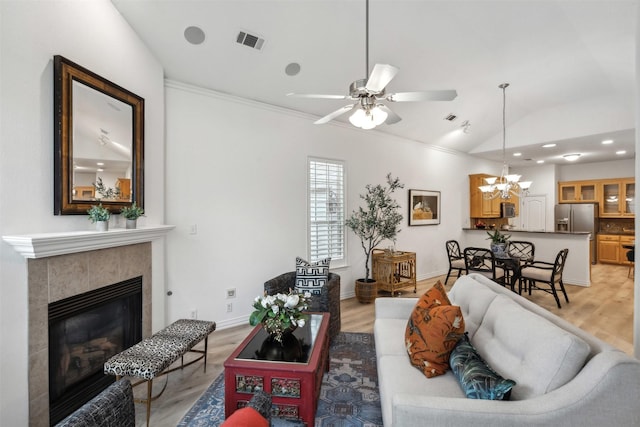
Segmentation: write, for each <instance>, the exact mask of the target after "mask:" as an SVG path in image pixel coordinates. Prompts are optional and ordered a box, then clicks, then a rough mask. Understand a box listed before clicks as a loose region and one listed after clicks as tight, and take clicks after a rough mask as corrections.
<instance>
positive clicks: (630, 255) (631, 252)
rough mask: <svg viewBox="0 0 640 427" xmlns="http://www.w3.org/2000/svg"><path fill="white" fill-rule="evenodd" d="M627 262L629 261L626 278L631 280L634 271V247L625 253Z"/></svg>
mask: <svg viewBox="0 0 640 427" xmlns="http://www.w3.org/2000/svg"><path fill="white" fill-rule="evenodd" d="M627 261H629V270H628V271H627V277H631V278H633V271H634V269H635V262H636V249H635V247H634V248H633V249H630V250H628V251H627Z"/></svg>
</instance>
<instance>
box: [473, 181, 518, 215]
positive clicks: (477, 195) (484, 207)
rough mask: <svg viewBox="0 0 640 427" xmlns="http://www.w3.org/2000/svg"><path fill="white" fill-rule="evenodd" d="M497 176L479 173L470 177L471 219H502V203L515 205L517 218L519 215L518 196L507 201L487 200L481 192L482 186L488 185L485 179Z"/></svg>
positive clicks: (497, 198) (500, 199) (498, 199)
mask: <svg viewBox="0 0 640 427" xmlns="http://www.w3.org/2000/svg"><path fill="white" fill-rule="evenodd" d="M491 176H495V175H489V174H486V173H478V174H474V175H469V213H470V214H469V216H470V217H471V218H500V203H502V202H509V203H513V204H514V205H515V207H516V216H517V215H518V210H519V208H520V207H519V204H520V199H519V197H518V196H511V198H509V199H507V200H505V199H502V198H500V197H496V198H495V199H490V200H487V199H485V198H484V196H483V195H482V191H480V188H479V187H480V186H482V185H486V184H487V183H486V181H485V180H484V179H485V178H489V177H491Z"/></svg>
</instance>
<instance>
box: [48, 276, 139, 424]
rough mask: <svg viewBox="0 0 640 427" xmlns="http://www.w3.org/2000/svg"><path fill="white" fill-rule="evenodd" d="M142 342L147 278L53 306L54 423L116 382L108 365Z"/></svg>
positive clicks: (51, 377) (51, 369)
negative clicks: (144, 295) (143, 280)
mask: <svg viewBox="0 0 640 427" xmlns="http://www.w3.org/2000/svg"><path fill="white" fill-rule="evenodd" d="M141 339H142V276H139V277H135V278H132V279H128V280H125V281H122V282H119V283H116V284H113V285H109V286H106V287H103V288H99V289H96V290H93V291H89V292H86V293H83V294H79V295H75V296H73V297H70V298H66V299H63V300H60V301H56V302H53V303H51V304H49V418H50V423H51V425H54V424H56V423H57V422H59V421H60V420H62V419H64V418H65V417H66V416H67V415H69V414H71V413H72V412H73V411H75V410H76V409H77V408H79V407H80V406H82V405H83V404H84V403H86V402H88V401H89V400H90V399H91V398H93V397H94V396H96V395H97V394H98V393H100V392H101V391H102V390H104V389H105V388H106V387H107V386H108V385H109V384H111V383H112V382H113V381H114V377H113V376H111V375H104V373H103V365H104V362H106V360H107V359H108V358H109V357H111V356H113V355H114V354H117V353H120V352H121V351H123V350H125V349H127V348H129V347H131V346H132V345H134V344H135V343H137V342H139V341H140V340H141Z"/></svg>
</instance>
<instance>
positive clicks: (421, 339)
mask: <svg viewBox="0 0 640 427" xmlns="http://www.w3.org/2000/svg"><path fill="white" fill-rule="evenodd" d="M463 334H464V319H463V318H462V311H461V310H460V307H458V306H453V305H451V302H450V301H449V298H448V297H447V294H446V291H445V290H444V287H443V286H442V284H441V283H440V282H438V283H436V284H435V286H434V287H432V288H431V289H429V290H428V291H427V292H426V293H425V294H424V295H423V296H422V297H421V298H420V300H419V301H418V303H417V304H416V306H415V308H414V309H413V312H412V313H411V317H410V318H409V321H408V322H407V328H406V331H405V345H406V348H407V352H408V353H409V359H410V361H411V364H412V365H413V366H415V367H416V368H418V369H420V370H421V371H422V373H424V375H426V376H427V377H428V378H431V377H435V376H438V375H442V374H444V373H445V372H446V371H447V369H448V368H449V355H450V354H451V351H452V350H453V348H454V347H455V345H456V342H458V340H459V339H460V337H461V336H462V335H463Z"/></svg>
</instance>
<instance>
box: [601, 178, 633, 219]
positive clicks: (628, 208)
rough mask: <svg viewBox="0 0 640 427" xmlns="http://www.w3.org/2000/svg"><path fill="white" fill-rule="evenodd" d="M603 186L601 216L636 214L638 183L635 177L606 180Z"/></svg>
mask: <svg viewBox="0 0 640 427" xmlns="http://www.w3.org/2000/svg"><path fill="white" fill-rule="evenodd" d="M601 186H602V191H601V194H602V199H601V200H600V216H601V217H621V216H622V217H633V216H635V197H636V184H635V181H634V180H633V179H622V180H605V181H602V183H601Z"/></svg>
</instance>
